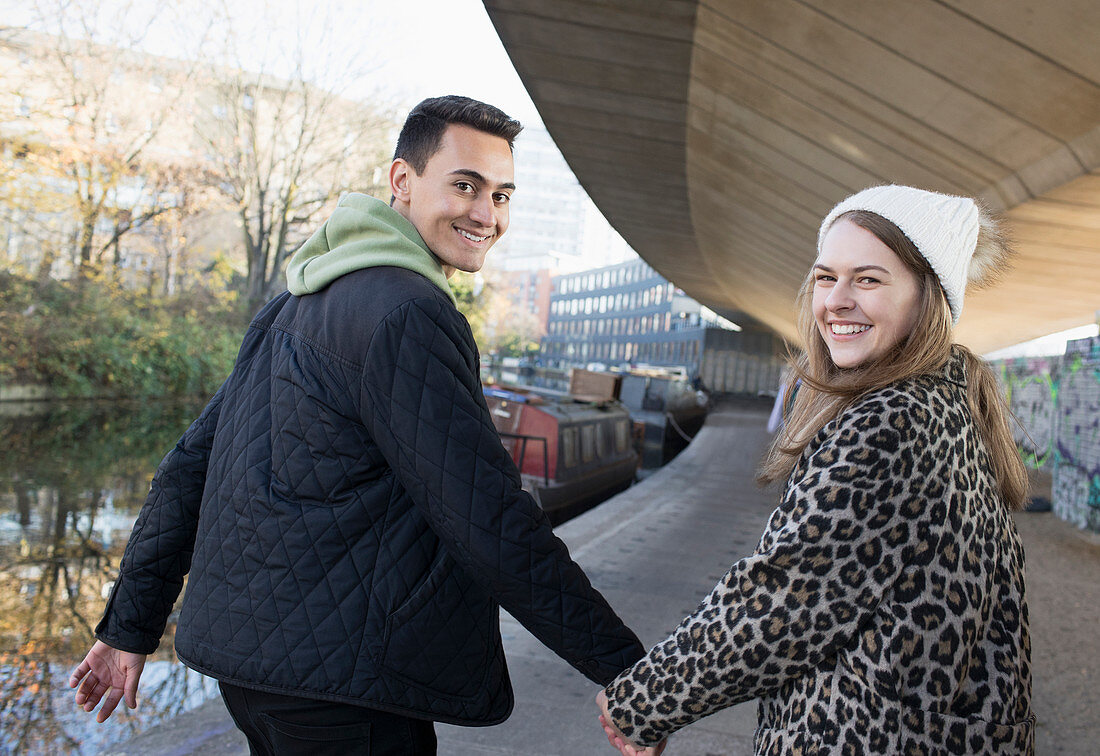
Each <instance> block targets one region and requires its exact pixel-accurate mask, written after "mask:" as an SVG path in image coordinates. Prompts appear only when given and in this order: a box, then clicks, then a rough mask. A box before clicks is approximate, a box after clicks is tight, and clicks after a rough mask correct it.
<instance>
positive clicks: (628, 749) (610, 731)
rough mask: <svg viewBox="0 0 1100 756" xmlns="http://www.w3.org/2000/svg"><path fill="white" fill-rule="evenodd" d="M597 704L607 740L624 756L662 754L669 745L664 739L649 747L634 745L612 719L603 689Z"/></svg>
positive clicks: (657, 755) (659, 755) (653, 755)
mask: <svg viewBox="0 0 1100 756" xmlns="http://www.w3.org/2000/svg"><path fill="white" fill-rule="evenodd" d="M596 705H597V706H599V707H600V724H601V725H602V726H603V731H604V734H606V735H607V742H608V743H610V744H611V746H612V747H613V748H615V749H617V750H618V751H619V753H621V754H623V756H661V752H662V751H664V750H665V746H666V745H668V741H667V740H662V741H661V742H660V743H658V744H657V745H655V746H649V747H648V748H642V747H641V746H637V745H634V744H633V743H631V742H630V741H629V740H627V739H626V737H625V736H624V735H623V734H622V733H621V732H619V728H618V727H616V726H615V724H614V723H613V722H612V721H611V714H609V713H608V711H607V695H606V694H605V693H604V692H603V691H602V690H601V691H600V692H599V693H597V694H596Z"/></svg>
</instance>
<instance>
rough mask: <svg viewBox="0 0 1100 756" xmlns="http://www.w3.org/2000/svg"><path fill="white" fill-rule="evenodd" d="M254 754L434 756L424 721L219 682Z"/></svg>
mask: <svg viewBox="0 0 1100 756" xmlns="http://www.w3.org/2000/svg"><path fill="white" fill-rule="evenodd" d="M219 687H220V688H221V692H222V698H223V699H224V700H225V705H226V708H228V709H229V714H230V715H231V716H232V717H233V721H234V722H236V724H237V727H238V728H239V729H240V730H241V731H242V732H243V733H244V734H245V737H247V738H248V746H249V751H250V752H251V754H252V756H349V755H350V754H365V755H368V756H424V755H428V756H430V755H431V754H434V753H435V752H436V739H435V727H434V725H433V724H432V722H430V721H428V720H425V719H412V718H410V717H402V716H399V715H397V714H388V713H386V712H382V711H377V710H375V709H368V708H365V707H362V706H353V705H351V704H342V703H333V702H330V701H318V700H316V699H311V698H298V697H296V696H284V695H278V694H275V693H265V692H263V691H259V690H251V689H249V688H241V687H238V686H236V685H228V684H226V683H219Z"/></svg>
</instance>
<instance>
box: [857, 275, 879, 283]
mask: <svg viewBox="0 0 1100 756" xmlns="http://www.w3.org/2000/svg"><path fill="white" fill-rule="evenodd" d="M859 282H860V283H865V284H877V283H878V282H879V281H878V279H877V278H871V277H870V276H864V277H863V278H861V279H859Z"/></svg>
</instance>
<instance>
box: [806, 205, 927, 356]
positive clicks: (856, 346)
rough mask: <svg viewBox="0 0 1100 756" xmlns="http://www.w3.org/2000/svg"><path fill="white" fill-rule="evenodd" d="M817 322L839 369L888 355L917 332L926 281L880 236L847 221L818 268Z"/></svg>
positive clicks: (831, 237) (832, 232)
mask: <svg viewBox="0 0 1100 756" xmlns="http://www.w3.org/2000/svg"><path fill="white" fill-rule="evenodd" d="M813 294H814V295H813V310H814V319H815V320H816V321H817V329H818V331H819V332H820V333H821V338H822V339H823V340H824V342H825V344H826V346H828V347H829V354H830V355H831V356H832V358H833V362H834V363H835V364H836V366H837V367H839V368H854V367H858V366H859V365H862V364H864V363H866V362H868V361H870V360H876V359H878V358H880V357H882V356H883V355H885V354H886V353H887V352H888V351H889V350H890V349H891V348H892V347H893V346H894V345H895V344H897V343H898V342H900V341H901V340H902V339H904V338H905V337H906V336H908V335H909V332H910V331H911V330H912V329H913V325H914V324H915V323H916V320H917V314H918V311H919V309H920V280H919V279H918V278H917V275H916V274H915V273H913V272H912V271H911V270H909V268H908V267H906V265H905V264H904V263H903V262H902V261H901V259H900V258H899V257H898V256H897V255H896V254H894V252H893V251H892V250H891V249H890V248H889V247H887V246H886V245H885V244H883V243H882V242H881V241H880V240H879V238H878V237H877V236H875V235H874V234H872V233H871V232H870V231H867V230H866V229H863V228H861V227H859V226H857V225H856V224H854V223H852V222H851V221H849V220H847V219H845V218H842V219H840V220H838V221H837V222H836V223H834V224H833V225H832V226H831V227H830V228H829V231H828V232H827V233H826V234H825V239H824V240H823V241H822V244H821V254H820V255H818V258H817V261H816V262H815V263H814V292H813Z"/></svg>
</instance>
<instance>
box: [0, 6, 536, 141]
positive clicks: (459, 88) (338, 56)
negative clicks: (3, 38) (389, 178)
mask: <svg viewBox="0 0 1100 756" xmlns="http://www.w3.org/2000/svg"><path fill="white" fill-rule="evenodd" d="M63 2H64V0H0V25H4V24H10V25H24V24H28V23H34V19H35V17H36V13H37V14H38V15H39V16H42V15H44V16H46V17H49V18H54V17H56V16H60V13H53V12H52V9H53V8H55V7H57V6H59V5H61V4H62V3H63ZM223 2H224V3H225V8H226V11H225V12H226V13H228V14H229V15H230V16H231V18H232V21H231V22H230V23H229V24H228V26H229V28H227V29H221V28H217V29H215V30H213V34H212V36H214V37H225V36H227V35H228V34H229V33H230V32H233V33H235V34H236V35H238V36H239V37H240V38H241V39H242V41H243V44H242V45H241V49H243V50H245V51H246V52H245V54H244V56H243V57H244V59H245V63H246V65H245V67H247V68H255V67H257V66H258V65H259V61H260V60H261V59H266V60H268V61H269V63H268V66H271V65H275V66H278V65H279V62H280V60H281V61H282V62H284V63H285V62H287V61H289V60H290V58H292V57H293V56H292V51H293V50H294V49H295V48H296V46H297V41H298V39H299V37H301V38H303V39H305V40H306V49H310V50H316V51H317V54H316V55H313V56H311V61H312V62H314V63H316V64H317V65H318V66H320V65H321V61H322V59H327V60H331V61H333V62H334V63H335V67H334V68H335V70H338V71H343V70H347V69H348V67H354V69H355V70H356V71H358V72H360V73H358V74H357V75H356V76H354V77H352V78H353V79H354V80H353V81H351V82H345V83H347V84H349V86H348V88H347V89H346V90H345V92H346V93H347V94H348V95H350V96H353V97H356V98H358V99H372V98H381V99H383V100H385V101H386V102H388V103H390V104H392V106H393V107H394V109H395V110H405V111H407V110H408V108H410V107H411V106H412V105H414V104H416V103H417V102H419V101H420V100H422V99H424V98H425V97H433V96H437V95H441V94H463V95H467V96H469V97H473V98H476V99H479V100H484V101H486V102H489V103H491V104H493V105H496V106H497V107H499V108H501V109H502V110H504V111H505V112H506V113H508V114H509V115H511V116H513V117H514V118H518V119H519V120H520V121H522V122H524V123H525V124H531V125H536V124H538V123H540V122H541V121H540V119H539V116H538V111H537V110H536V109H535V106H534V103H532V102H531V98H530V97H528V95H527V93H526V91H525V90H524V88H523V84H522V82H521V81H520V79H519V75H518V74H517V73H516V72H515V69H514V67H513V66H512V63H511V61H510V60H509V58H508V54H507V53H506V52H505V50H504V46H503V45H502V44H501V42H500V38H499V37H498V36H497V33H496V30H495V29H494V28H493V25H492V22H491V21H490V20H489V15H488V14H487V13H486V11H485V7H484V6H483V5H482V3H481V2H480V0H314V1H313V2H309V0H305V1H304V2H303V1H302V0H223ZM216 3H217V0H213V1H212V0H72V2H71V5H73V6H77V7H79V6H83V7H87V8H95V11H96V13H97V14H98V19H99V21H98V23H99V25H100V26H101V27H102V28H104V29H106V30H109V31H105V32H104V33H105V34H107V35H116V34H117V33H118V31H117V30H118V29H119V28H120V27H121V28H126V29H133V30H139V31H137V32H136V33H139V34H140V35H141V36H142V46H143V47H145V48H146V49H147V50H149V51H152V52H157V53H160V54H167V55H171V56H173V57H181V58H186V57H191V56H192V55H193V54H194V48H193V43H194V42H195V41H196V40H197V39H198V38H200V37H201V36H202V29H201V28H200V27H201V25H196V23H197V22H196V19H199V18H204V19H205V18H209V10H207V9H209V8H210V7H212V6H214V5H216ZM35 5H37V6H39V7H40V8H44V9H45V12H44V13H43V12H42V11H37V12H36V11H35V9H34V6H35ZM196 9H203V10H202V11H196ZM147 24H148V27H147V29H146V25H147ZM70 28H72V27H70ZM215 41H217V40H215ZM249 55H252V56H253V57H254V59H255V63H254V64H253V65H248V60H247V59H248V56H249ZM271 61H274V63H271ZM268 70H270V68H269V69H268Z"/></svg>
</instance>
